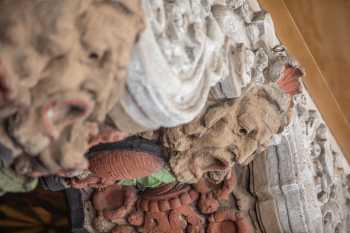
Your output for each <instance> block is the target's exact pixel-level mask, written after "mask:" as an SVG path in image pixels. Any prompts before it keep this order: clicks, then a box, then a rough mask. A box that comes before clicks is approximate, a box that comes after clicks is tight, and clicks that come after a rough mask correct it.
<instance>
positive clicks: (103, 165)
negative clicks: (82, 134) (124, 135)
mask: <svg viewBox="0 0 350 233" xmlns="http://www.w3.org/2000/svg"><path fill="white" fill-rule="evenodd" d="M161 156H162V155H161V149H160V147H159V146H157V145H156V144H154V143H152V142H149V141H147V140H144V139H140V138H138V137H132V138H128V139H126V140H124V141H121V142H118V143H109V144H100V145H97V146H95V147H93V148H92V149H91V150H90V152H89V153H88V157H89V171H90V172H91V173H92V174H91V175H89V176H88V177H86V178H85V179H81V180H79V179H73V180H72V182H71V185H72V187H73V188H88V187H94V188H103V187H107V186H109V185H112V184H114V183H115V182H116V181H118V180H125V179H136V178H142V177H146V176H149V175H152V174H153V173H155V172H158V171H160V170H161V169H162V168H163V165H164V160H163V159H162V157H161Z"/></svg>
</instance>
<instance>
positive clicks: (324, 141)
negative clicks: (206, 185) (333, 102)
mask: <svg viewBox="0 0 350 233" xmlns="http://www.w3.org/2000/svg"><path fill="white" fill-rule="evenodd" d="M294 110H295V118H294V120H293V121H292V124H291V125H290V126H289V127H288V128H287V129H286V130H285V131H284V132H283V133H282V135H281V137H282V140H281V142H280V143H279V144H278V145H275V146H271V147H270V148H269V149H268V151H267V153H266V157H263V156H259V157H257V159H256V160H255V161H254V162H253V164H252V166H251V169H252V172H253V174H254V175H253V181H252V187H253V189H254V192H255V193H256V194H257V197H258V198H257V200H258V204H257V209H256V210H257V215H258V216H260V217H259V218H260V221H261V222H262V228H263V229H262V231H263V232H270V231H271V230H272V231H273V232H324V233H328V232H344V233H345V232H346V231H347V230H346V229H347V227H348V225H349V213H348V212H349V211H348V208H349V207H348V204H347V203H349V188H348V187H349V186H348V185H349V182H348V177H349V173H350V167H349V164H348V162H347V161H346V160H345V157H344V155H343V153H342V152H341V150H340V148H339V146H338V145H337V143H336V142H335V140H334V138H333V136H332V134H331V133H330V131H329V129H328V128H327V126H326V124H325V122H324V121H323V120H322V117H321V115H320V113H319V112H318V110H317V108H316V106H315V105H314V103H313V102H312V100H311V98H310V96H309V95H308V93H307V92H306V91H305V90H304V91H303V93H302V94H301V95H299V96H297V97H295V107H294ZM272 173H273V174H278V175H277V177H269V175H271V174H272ZM258 176H259V177H258ZM262 184H264V185H262ZM261 185H262V186H261ZM267 211H270V214H268V215H267V216H264V214H265V215H266V213H267ZM267 218H270V220H269V221H270V222H271V221H275V224H273V225H271V224H270V225H269V224H267V223H268V219H267ZM271 219H273V220H271Z"/></svg>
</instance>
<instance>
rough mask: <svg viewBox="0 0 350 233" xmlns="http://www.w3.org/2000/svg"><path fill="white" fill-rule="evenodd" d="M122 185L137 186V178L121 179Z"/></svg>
mask: <svg viewBox="0 0 350 233" xmlns="http://www.w3.org/2000/svg"><path fill="white" fill-rule="evenodd" d="M119 184H120V185H124V186H135V185H136V179H133V180H121V181H119Z"/></svg>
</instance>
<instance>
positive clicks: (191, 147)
mask: <svg viewBox="0 0 350 233" xmlns="http://www.w3.org/2000/svg"><path fill="white" fill-rule="evenodd" d="M271 91H272V92H273V91H274V89H271V88H270V89H269V88H265V87H253V88H251V89H250V90H248V91H247V93H246V94H245V95H244V96H242V97H241V98H239V99H238V100H236V101H226V102H220V103H218V104H217V105H214V106H211V107H209V108H208V110H207V111H206V113H205V114H204V115H203V116H202V117H200V118H199V119H197V120H196V121H195V122H192V123H190V124H189V125H192V126H189V125H186V126H183V127H178V128H174V129H169V130H165V134H164V135H165V137H164V138H163V140H164V142H165V144H166V145H167V146H168V147H170V148H171V149H172V150H173V151H175V155H174V156H173V157H172V159H171V161H170V164H171V167H172V169H173V172H174V173H175V174H176V176H177V179H178V180H179V181H182V182H188V183H195V182H197V181H198V180H199V179H200V178H201V177H203V176H207V177H208V178H209V179H211V180H212V181H213V182H216V183H219V182H221V181H222V180H223V179H224V178H225V177H226V175H227V174H228V172H229V171H230V169H231V168H232V166H233V164H234V163H238V164H241V165H247V164H248V163H249V162H250V161H251V160H252V159H253V158H254V156H255V155H256V154H257V152H260V151H263V150H265V148H266V147H267V146H268V145H269V143H270V141H271V139H272V136H273V135H274V134H277V133H278V132H280V131H281V130H282V129H283V128H284V126H285V125H286V124H287V121H288V119H287V118H288V116H287V115H288V114H287V112H286V110H287V109H288V103H289V101H288V100H289V97H288V96H285V95H282V96H283V97H284V98H285V102H283V101H281V100H279V99H275V97H276V96H273V95H271V93H270V92H271ZM275 91H279V90H277V89H276V90H275ZM283 104H284V105H286V106H281V105H283ZM188 129H192V131H189V130H188ZM172 134H177V136H175V137H174V136H172ZM169 139H170V140H169ZM184 140H187V141H188V142H187V144H186V147H183V148H181V149H180V150H179V149H177V147H178V145H181V143H179V142H178V141H184ZM183 144H184V143H183Z"/></svg>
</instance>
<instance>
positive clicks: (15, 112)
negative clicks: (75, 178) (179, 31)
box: [0, 0, 144, 175]
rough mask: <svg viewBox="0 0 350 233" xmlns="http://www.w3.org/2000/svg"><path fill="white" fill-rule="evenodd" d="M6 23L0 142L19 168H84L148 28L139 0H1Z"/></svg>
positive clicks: (0, 55)
mask: <svg viewBox="0 0 350 233" xmlns="http://www.w3.org/2000/svg"><path fill="white" fill-rule="evenodd" d="M116 22H118V26H117V27H116V25H115V23H116ZM0 28H1V29H0V86H1V88H0V96H1V98H0V122H1V128H2V129H5V128H6V131H7V132H5V130H1V139H0V141H1V143H2V144H4V145H5V146H6V147H8V148H10V149H12V150H13V152H14V156H15V157H18V156H20V155H21V158H19V161H18V163H19V165H18V166H17V168H18V170H19V172H20V173H24V174H31V175H42V174H45V173H47V172H50V173H52V172H57V171H58V170H60V169H66V170H69V169H83V168H86V167H87V165H88V163H87V161H86V160H85V159H84V153H85V152H86V151H87V149H88V147H89V145H88V141H89V138H90V137H91V136H93V135H94V134H96V133H97V132H98V127H97V126H98V124H100V123H102V122H103V121H104V120H105V117H106V114H107V113H108V112H109V111H110V110H111V108H112V107H113V105H115V104H116V102H117V101H118V99H119V97H120V96H121V91H122V86H123V85H124V83H125V80H126V77H127V66H128V63H129V58H130V54H131V49H132V47H133V45H134V43H135V41H136V39H137V36H138V34H139V33H140V32H141V30H142V29H143V28H144V24H143V11H142V8H141V4H140V2H139V1H138V0H127V1H118V2H111V1H100V0H72V1H71V0H62V1H61V0H60V1H56V0H47V1H40V0H27V1H20V0H1V1H0ZM10 138H11V139H12V140H10ZM23 155H24V156H27V159H26V160H25V159H22V158H23ZM34 157H35V159H38V160H39V162H38V163H36V164H37V166H34V167H32V164H33V162H30V163H28V162H26V161H27V160H32V158H34ZM39 164H40V165H39Z"/></svg>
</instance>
